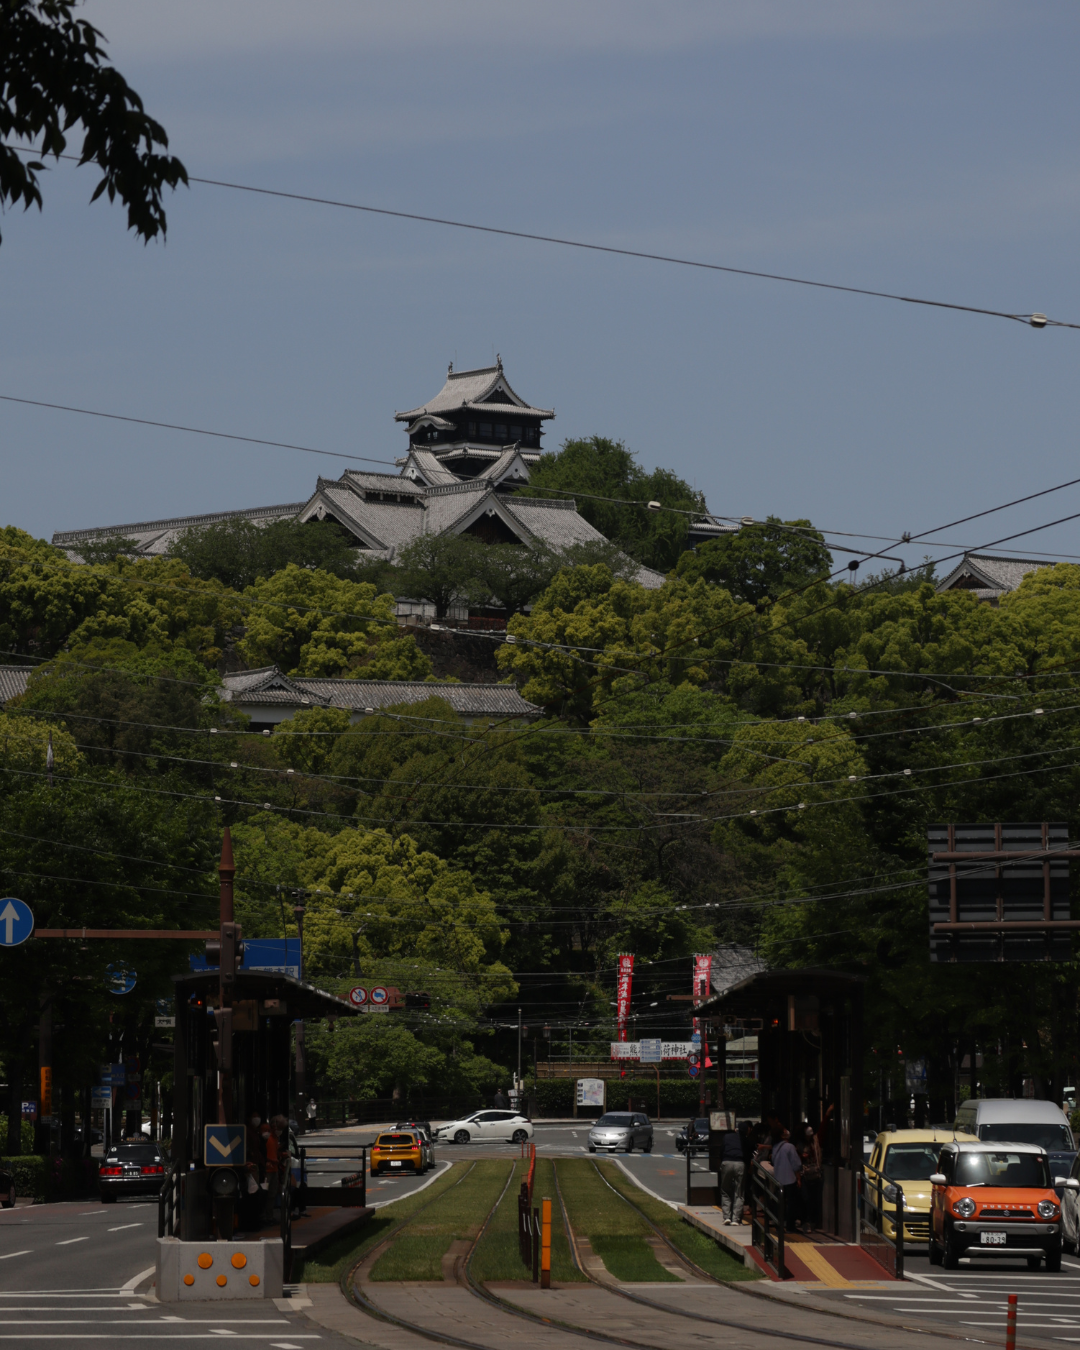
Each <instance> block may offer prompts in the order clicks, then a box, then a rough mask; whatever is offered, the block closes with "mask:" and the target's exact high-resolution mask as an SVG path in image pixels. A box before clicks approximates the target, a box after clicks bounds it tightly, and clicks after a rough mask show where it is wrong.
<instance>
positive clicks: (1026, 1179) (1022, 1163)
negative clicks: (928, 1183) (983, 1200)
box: [953, 1149, 1050, 1189]
mask: <svg viewBox="0 0 1080 1350" xmlns="http://www.w3.org/2000/svg"><path fill="white" fill-rule="evenodd" d="M953 1185H954V1186H1005V1187H1013V1186H1027V1187H1038V1188H1039V1189H1046V1188H1047V1187H1048V1186H1049V1185H1050V1169H1049V1167H1048V1166H1047V1163H1046V1159H1045V1158H1044V1157H1043V1155H1042V1154H1041V1153H1010V1152H1009V1151H1008V1150H1004V1149H1003V1150H1002V1151H1001V1152H1000V1153H996V1152H995V1153H991V1152H989V1151H987V1152H985V1153H961V1154H959V1155H958V1156H957V1159H956V1171H955V1173H954V1175H953Z"/></svg>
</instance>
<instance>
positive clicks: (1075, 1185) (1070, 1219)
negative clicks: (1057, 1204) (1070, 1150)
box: [1051, 1153, 1080, 1256]
mask: <svg viewBox="0 0 1080 1350" xmlns="http://www.w3.org/2000/svg"><path fill="white" fill-rule="evenodd" d="M1051 1170H1052V1169H1051ZM1054 1181H1055V1182H1056V1183H1058V1184H1057V1185H1055V1187H1054V1190H1055V1191H1056V1192H1057V1194H1058V1195H1059V1196H1060V1198H1061V1245H1062V1246H1063V1247H1064V1248H1065V1250H1066V1251H1067V1252H1072V1254H1073V1255H1074V1256H1080V1153H1078V1154H1077V1155H1076V1157H1075V1158H1074V1159H1073V1164H1072V1167H1071V1168H1070V1169H1069V1175H1068V1176H1067V1177H1066V1178H1064V1179H1063V1178H1062V1177H1060V1176H1057V1177H1055V1178H1054Z"/></svg>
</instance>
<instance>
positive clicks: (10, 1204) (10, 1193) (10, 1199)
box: [4, 1182, 15, 1209]
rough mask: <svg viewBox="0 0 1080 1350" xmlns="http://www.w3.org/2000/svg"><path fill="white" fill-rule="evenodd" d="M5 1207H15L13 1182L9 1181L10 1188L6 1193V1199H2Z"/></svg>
mask: <svg viewBox="0 0 1080 1350" xmlns="http://www.w3.org/2000/svg"><path fill="white" fill-rule="evenodd" d="M4 1208H5V1209H14V1208H15V1183H14V1182H12V1183H11V1189H10V1190H9V1191H8V1193H7V1199H6V1200H5V1201H4Z"/></svg>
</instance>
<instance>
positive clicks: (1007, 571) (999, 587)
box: [936, 553, 1057, 602]
mask: <svg viewBox="0 0 1080 1350" xmlns="http://www.w3.org/2000/svg"><path fill="white" fill-rule="evenodd" d="M1056 565H1057V564H1056V563H1053V562H1048V561H1046V560H1043V559H1038V558H1002V557H998V556H997V555H995V554H993V553H965V554H964V556H963V558H962V559H961V560H960V562H959V563H957V565H956V566H955V567H954V568H953V570H952V571H951V572H950V573H949V575H948V576H947V577H945V578H944V579H943V580H941V581H939V582H938V584H937V587H936V590H937V591H938V592H942V591H974V592H975V595H976V597H977V598H978V599H979V600H989V601H991V602H996V601H997V600H998V599H999V598H1000V597H1001V596H1003V595H1008V593H1009V592H1010V591H1015V590H1016V588H1017V586H1019V585H1020V583H1021V581H1023V579H1024V577H1026V576H1028V575H1029V574H1030V573H1032V572H1038V571H1040V570H1041V569H1042V568H1044V567H1055V566H1056Z"/></svg>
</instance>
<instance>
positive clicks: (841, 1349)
mask: <svg viewBox="0 0 1080 1350" xmlns="http://www.w3.org/2000/svg"><path fill="white" fill-rule="evenodd" d="M473 1166H474V1167H475V1164H473ZM593 1166H594V1167H595V1166H596V1164H595V1163H594V1164H593ZM516 1170H517V1169H516V1165H515V1164H511V1167H510V1172H509V1175H508V1176H507V1179H506V1183H505V1185H504V1186H503V1188H502V1191H501V1192H500V1193H499V1196H498V1198H497V1199H496V1201H495V1203H494V1204H493V1205H492V1207H491V1209H490V1210H489V1211H488V1214H487V1215H486V1217H485V1219H484V1222H483V1223H482V1224H481V1226H480V1230H479V1232H478V1233H477V1235H476V1237H475V1238H474V1239H473V1241H472V1245H471V1246H470V1248H469V1251H468V1252H467V1253H466V1254H465V1256H464V1259H463V1260H461V1261H460V1263H459V1265H458V1271H459V1272H460V1274H459V1277H458V1281H457V1283H458V1286H459V1287H461V1288H464V1289H466V1290H467V1291H468V1292H469V1293H470V1294H472V1295H473V1297H475V1298H477V1299H478V1300H480V1301H481V1302H483V1303H485V1304H487V1305H488V1306H489V1307H492V1308H495V1309H497V1310H498V1311H499V1312H501V1313H505V1314H506V1315H508V1316H511V1317H514V1318H516V1319H518V1320H520V1321H524V1322H528V1323H531V1324H532V1325H534V1326H541V1327H546V1328H548V1329H550V1330H553V1331H556V1330H557V1331H559V1332H562V1333H564V1334H569V1335H572V1336H577V1337H582V1338H583V1339H586V1340H590V1341H599V1342H602V1343H603V1344H606V1345H617V1346H621V1347H624V1350H671V1342H670V1339H669V1338H668V1337H667V1336H664V1337H661V1338H659V1340H658V1341H651V1340H648V1339H642V1338H639V1337H628V1336H620V1335H617V1334H615V1333H613V1332H605V1331H598V1330H596V1329H594V1328H592V1327H587V1326H582V1325H581V1324H580V1323H575V1322H571V1321H568V1320H567V1319H566V1318H564V1317H544V1316H541V1315H540V1314H539V1313H535V1312H531V1311H530V1310H529V1309H527V1308H523V1307H521V1306H520V1305H519V1304H516V1303H513V1302H511V1301H510V1300H508V1299H505V1298H501V1297H500V1296H499V1295H498V1294H497V1293H494V1292H493V1291H492V1290H490V1289H487V1288H486V1287H485V1286H484V1285H483V1284H482V1283H481V1282H480V1281H479V1280H477V1279H476V1277H475V1276H474V1275H473V1273H472V1264H473V1260H474V1258H475V1256H476V1254H477V1251H478V1249H479V1246H480V1243H481V1242H482V1241H483V1238H484V1235H485V1233H486V1232H487V1231H488V1228H489V1226H490V1224H491V1222H492V1220H493V1219H494V1217H495V1214H496V1213H497V1211H498V1209H499V1206H500V1205H501V1204H502V1202H503V1200H504V1199H505V1197H506V1192H507V1190H508V1189H509V1187H510V1185H511V1183H512V1182H513V1180H514V1177H515V1174H516ZM596 1170H597V1173H598V1175H599V1176H600V1178H601V1180H602V1181H603V1182H604V1184H605V1185H607V1186H608V1187H609V1189H611V1190H612V1191H613V1192H614V1194H615V1195H616V1196H618V1198H619V1199H620V1200H622V1201H623V1202H624V1203H625V1204H627V1205H628V1206H629V1207H630V1208H631V1209H632V1210H633V1211H634V1213H635V1214H637V1215H638V1216H639V1217H640V1218H641V1219H642V1220H643V1221H644V1222H645V1224H646V1225H647V1226H648V1228H649V1229H650V1230H651V1231H652V1232H653V1233H654V1234H655V1235H656V1236H657V1237H658V1238H659V1239H660V1240H661V1241H662V1242H663V1243H664V1245H665V1246H666V1247H667V1248H668V1249H669V1251H670V1252H671V1253H672V1254H673V1256H674V1257H675V1259H676V1261H677V1262H678V1263H679V1264H680V1265H681V1266H682V1267H683V1268H684V1269H685V1270H687V1271H688V1272H689V1273H691V1274H693V1275H694V1276H695V1277H696V1278H697V1279H699V1280H702V1281H704V1282H706V1283H708V1284H711V1285H714V1286H716V1287H718V1288H722V1289H725V1290H729V1289H736V1290H738V1289H739V1286H738V1285H731V1284H728V1283H726V1282H725V1281H723V1280H718V1279H716V1278H715V1276H713V1275H710V1274H709V1273H708V1271H705V1270H703V1269H702V1268H701V1267H700V1266H698V1265H697V1264H696V1263H695V1262H694V1261H692V1260H691V1258H690V1257H688V1256H687V1255H686V1253H685V1252H683V1251H681V1250H680V1249H679V1248H678V1247H677V1246H675V1244H674V1243H673V1242H672V1241H671V1240H670V1238H668V1237H667V1235H666V1234H665V1233H664V1232H663V1231H662V1230H661V1229H660V1228H658V1227H657V1225H656V1224H654V1223H653V1222H652V1220H651V1219H650V1218H649V1217H648V1215H646V1214H644V1213H643V1212H642V1210H641V1209H639V1207H638V1206H637V1205H635V1204H634V1203H633V1201H631V1200H630V1199H629V1198H628V1197H627V1196H625V1195H623V1194H622V1193H621V1192H620V1191H618V1190H616V1188H615V1187H614V1186H612V1185H611V1183H610V1182H609V1181H608V1180H607V1178H606V1177H604V1175H603V1173H602V1172H600V1169H599V1168H596ZM471 1171H472V1168H470V1169H469V1171H467V1172H466V1173H465V1174H464V1175H463V1176H462V1177H461V1179H460V1181H458V1182H456V1183H455V1186H458V1185H460V1184H461V1182H462V1181H464V1180H465V1177H466V1176H468V1175H469V1173H470V1172H471ZM553 1172H554V1174H555V1192H556V1196H557V1198H558V1201H559V1208H560V1211H561V1213H562V1217H563V1223H564V1225H565V1229H566V1234H567V1238H568V1240H569V1243H570V1250H571V1259H572V1260H573V1262H574V1265H575V1267H576V1268H577V1269H578V1270H579V1271H580V1272H581V1273H582V1275H584V1276H585V1278H586V1280H588V1281H589V1282H590V1283H591V1284H593V1285H595V1286H597V1287H598V1288H601V1289H603V1290H605V1291H606V1292H608V1293H610V1294H615V1295H617V1296H618V1297H620V1298H623V1299H626V1300H627V1301H628V1302H631V1303H636V1304H640V1305H643V1306H645V1307H648V1308H651V1309H653V1310H654V1311H656V1312H660V1313H662V1314H664V1316H665V1317H668V1318H678V1319H680V1320H684V1321H689V1322H697V1323H702V1322H703V1323H707V1324H709V1325H712V1326H716V1327H720V1328H723V1329H724V1330H727V1331H740V1332H744V1333H749V1334H751V1335H755V1336H766V1337H769V1338H771V1339H773V1340H783V1341H794V1342H797V1343H799V1344H802V1345H816V1346H824V1347H828V1350H880V1347H877V1346H870V1345H865V1344H859V1343H858V1342H853V1341H846V1340H841V1339H839V1338H833V1337H826V1336H814V1335H811V1334H809V1333H806V1332H796V1331H783V1330H780V1329H777V1328H772V1327H763V1326H761V1325H757V1324H754V1323H751V1322H744V1321H741V1320H738V1319H735V1318H723V1317H715V1316H709V1315H707V1314H705V1313H696V1312H692V1311H688V1310H686V1309H681V1308H675V1307H672V1306H671V1305H670V1304H667V1303H663V1302H661V1301H659V1300H657V1299H651V1298H649V1297H647V1296H646V1295H644V1294H639V1293H634V1292H632V1291H630V1290H628V1289H626V1288H625V1286H622V1285H618V1284H616V1283H610V1284H609V1283H607V1282H604V1281H601V1280H598V1279H596V1278H595V1277H594V1276H593V1275H592V1274H591V1273H590V1272H589V1270H588V1269H587V1268H586V1267H585V1265H584V1264H583V1263H582V1261H581V1259H580V1255H579V1248H578V1239H577V1238H576V1236H575V1234H574V1232H573V1229H572V1227H571V1224H570V1221H569V1215H568V1214H567V1211H566V1205H565V1202H564V1200H563V1196H562V1191H561V1188H560V1186H559V1180H558V1169H557V1167H556V1166H555V1165H554V1160H553ZM453 1189H454V1187H448V1188H447V1190H446V1191H443V1192H441V1194H440V1196H436V1197H434V1199H432V1200H431V1201H429V1202H428V1204H427V1205H424V1206H422V1207H421V1209H419V1210H417V1211H416V1212H415V1213H414V1214H411V1215H410V1216H409V1217H408V1218H407V1219H404V1220H402V1222H401V1223H400V1224H397V1225H396V1226H395V1227H394V1228H393V1229H391V1230H390V1232H388V1233H387V1234H386V1236H385V1237H384V1238H383V1240H382V1241H381V1242H380V1243H378V1244H377V1245H376V1246H375V1247H373V1248H372V1249H371V1251H369V1252H365V1254H364V1256H363V1258H362V1259H361V1260H359V1261H357V1262H356V1263H355V1264H353V1265H352V1266H351V1267H349V1268H348V1269H347V1270H346V1271H345V1273H344V1274H343V1276H342V1279H341V1290H342V1293H343V1294H344V1295H345V1297H346V1298H347V1299H348V1300H349V1301H350V1302H351V1303H352V1304H353V1305H354V1306H356V1307H358V1308H360V1309H362V1310H363V1311H364V1312H365V1313H367V1314H368V1315H369V1316H371V1317H374V1318H376V1319H377V1320H378V1321H381V1322H386V1323H389V1324H391V1325H393V1326H396V1327H399V1328H401V1329H402V1330H405V1331H410V1332H412V1333H414V1334H415V1335H418V1336H421V1337H423V1338H424V1339H425V1340H429V1341H433V1342H435V1343H436V1344H441V1345H452V1346H456V1347H459V1350H492V1347H491V1345H490V1344H485V1343H483V1342H482V1341H472V1340H468V1339H466V1338H464V1337H460V1336H455V1335H453V1334H451V1333H450V1332H446V1331H437V1330H435V1329H434V1328H432V1327H430V1326H427V1325H424V1324H423V1323H420V1322H415V1321H413V1320H411V1319H409V1318H404V1317H401V1316H399V1315H397V1314H396V1313H392V1312H390V1311H389V1310H387V1309H386V1308H383V1307H381V1306H380V1305H379V1303H378V1302H377V1301H376V1300H375V1299H374V1298H372V1297H370V1296H369V1295H368V1293H366V1292H365V1290H364V1288H363V1287H362V1285H361V1281H360V1279H359V1270H360V1267H361V1266H362V1265H364V1264H366V1263H369V1262H372V1261H373V1260H374V1259H377V1257H378V1255H379V1254H381V1253H382V1252H383V1251H384V1250H385V1249H386V1248H387V1247H388V1246H389V1245H390V1243H391V1241H392V1240H393V1238H394V1237H396V1236H397V1235H398V1234H400V1233H401V1232H402V1230H403V1229H406V1228H407V1227H408V1226H409V1225H410V1224H411V1223H413V1222H414V1221H415V1220H416V1219H417V1218H419V1216H420V1215H421V1214H422V1213H423V1212H424V1210H426V1209H427V1208H428V1207H429V1206H430V1205H432V1204H434V1203H435V1201H436V1200H438V1199H439V1198H441V1195H446V1194H448V1193H449V1192H450V1191H452V1190H453ZM739 1292H750V1291H748V1290H747V1291H741V1290H740V1291H739ZM759 1297H765V1296H763V1295H759ZM814 1311H815V1312H819V1313H821V1315H825V1316H827V1315H830V1314H829V1313H828V1312H827V1311H826V1310H824V1309H814ZM834 1315H835V1314H834ZM839 1315H840V1316H843V1314H839ZM852 1320H858V1321H863V1320H864V1319H862V1318H858V1319H852ZM878 1325H883V1326H888V1327H889V1329H890V1330H893V1331H903V1332H908V1333H916V1334H922V1335H940V1336H943V1337H944V1338H946V1339H949V1340H963V1341H967V1342H968V1343H972V1342H977V1343H981V1344H993V1342H992V1341H988V1340H987V1339H986V1338H976V1337H972V1336H963V1335H958V1334H956V1333H955V1332H954V1333H951V1334H950V1333H949V1332H948V1331H947V1330H944V1329H943V1330H941V1331H939V1330H938V1329H937V1328H933V1329H930V1328H927V1327H921V1326H903V1327H899V1326H897V1325H896V1324H895V1323H878Z"/></svg>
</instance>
